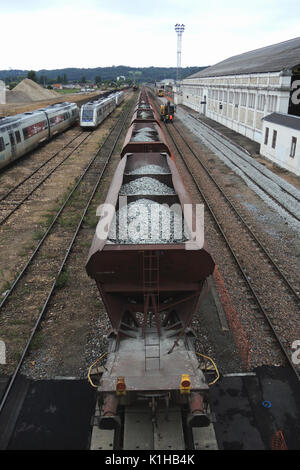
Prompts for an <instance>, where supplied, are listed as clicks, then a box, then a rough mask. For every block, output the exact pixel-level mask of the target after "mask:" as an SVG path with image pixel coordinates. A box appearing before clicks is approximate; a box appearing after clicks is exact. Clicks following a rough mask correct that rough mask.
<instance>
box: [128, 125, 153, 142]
mask: <svg viewBox="0 0 300 470" xmlns="http://www.w3.org/2000/svg"><path fill="white" fill-rule="evenodd" d="M157 140H158V138H157V132H156V131H154V130H153V129H152V128H151V127H142V128H141V129H136V130H135V131H134V132H133V134H132V138H131V141H132V142H153V141H157Z"/></svg>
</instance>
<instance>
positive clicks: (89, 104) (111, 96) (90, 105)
mask: <svg viewBox="0 0 300 470" xmlns="http://www.w3.org/2000/svg"><path fill="white" fill-rule="evenodd" d="M113 97H114V96H113V95H110V96H106V97H105V98H100V99H99V100H95V101H88V102H87V103H85V104H83V105H82V108H85V107H88V108H92V107H93V106H98V105H99V104H103V103H105V102H106V101H109V100H111V99H112V98H113Z"/></svg>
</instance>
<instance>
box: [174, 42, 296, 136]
mask: <svg viewBox="0 0 300 470" xmlns="http://www.w3.org/2000/svg"><path fill="white" fill-rule="evenodd" d="M299 63H300V38H296V39H293V40H290V41H285V42H284V43H280V44H275V45H273V46H268V47H264V48H261V49H257V50H256V51H251V52H246V53H244V54H240V55H238V56H234V57H230V58H229V59H226V60H224V61H222V62H220V63H219V64H216V65H214V66H211V67H208V68H206V69H204V70H202V71H200V72H198V73H196V74H194V75H191V76H190V77H188V78H186V79H184V80H183V81H182V86H181V92H182V94H181V96H180V99H178V103H180V102H181V103H182V104H183V105H185V106H188V107H190V108H192V109H194V110H195V111H197V112H199V113H201V114H203V115H205V116H207V117H209V118H210V119H213V120H215V121H217V122H220V123H221V124H223V125H224V126H227V127H229V128H231V129H233V130H234V131H236V132H238V133H240V134H242V135H245V136H246V137H248V138H250V139H252V140H254V141H256V142H258V143H260V142H261V139H262V132H263V122H262V119H263V117H264V116H266V115H268V114H270V113H272V112H279V113H288V112H293V113H295V112H296V113H298V112H299V111H298V110H297V109H296V108H293V109H292V108H291V106H290V101H291V94H292V84H293V83H294V82H295V81H297V78H299V79H300V69H299ZM299 86H300V80H299ZM175 102H176V101H175Z"/></svg>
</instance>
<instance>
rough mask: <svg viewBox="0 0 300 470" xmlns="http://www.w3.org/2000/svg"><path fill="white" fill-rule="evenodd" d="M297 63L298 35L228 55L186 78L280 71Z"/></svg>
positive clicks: (299, 48) (299, 54)
mask: <svg viewBox="0 0 300 470" xmlns="http://www.w3.org/2000/svg"><path fill="white" fill-rule="evenodd" d="M299 64H300V37H299V38H294V39H290V40H289V41H284V42H280V43H278V44H273V45H271V46H266V47H262V48H260V49H255V50H254V51H250V52H245V53H243V54H239V55H235V56H233V57H229V58H228V59H225V60H223V61H222V62H219V63H217V64H215V65H212V66H211V67H207V68H206V69H204V70H202V71H200V72H197V73H194V74H193V75H190V76H189V77H187V78H188V79H190V78H198V77H199V78H202V77H217V76H221V75H240V74H249V73H264V72H265V73H267V72H280V71H283V70H288V69H292V68H293V67H295V66H297V65H299Z"/></svg>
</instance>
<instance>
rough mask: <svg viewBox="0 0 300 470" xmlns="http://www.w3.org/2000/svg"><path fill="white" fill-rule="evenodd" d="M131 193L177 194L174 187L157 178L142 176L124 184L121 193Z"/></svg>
mask: <svg viewBox="0 0 300 470" xmlns="http://www.w3.org/2000/svg"><path fill="white" fill-rule="evenodd" d="M129 194H176V193H175V191H174V189H172V188H170V186H168V185H167V184H164V183H161V182H160V181H158V180H157V179H155V178H150V177H148V176H142V177H141V178H138V179H136V180H133V181H130V183H127V184H123V186H122V188H121V191H120V195H129Z"/></svg>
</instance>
